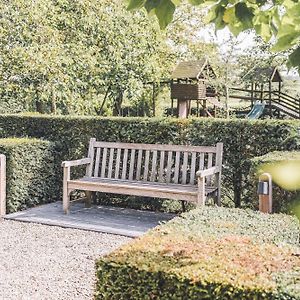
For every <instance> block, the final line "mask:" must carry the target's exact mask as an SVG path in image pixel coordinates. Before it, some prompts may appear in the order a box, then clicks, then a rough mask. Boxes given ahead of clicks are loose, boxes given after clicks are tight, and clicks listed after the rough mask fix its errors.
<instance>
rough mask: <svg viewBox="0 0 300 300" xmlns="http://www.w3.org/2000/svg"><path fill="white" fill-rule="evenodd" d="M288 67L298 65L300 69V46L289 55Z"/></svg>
mask: <svg viewBox="0 0 300 300" xmlns="http://www.w3.org/2000/svg"><path fill="white" fill-rule="evenodd" d="M288 67H289V68H291V67H296V68H297V69H298V70H299V71H300V47H298V48H297V49H296V50H295V51H294V52H293V53H292V54H290V56H289V60H288Z"/></svg>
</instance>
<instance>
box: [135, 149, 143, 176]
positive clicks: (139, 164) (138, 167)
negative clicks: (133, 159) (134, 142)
mask: <svg viewBox="0 0 300 300" xmlns="http://www.w3.org/2000/svg"><path fill="white" fill-rule="evenodd" d="M142 157H143V150H139V152H138V157H137V163H136V175H135V178H136V180H140V179H141V170H142Z"/></svg>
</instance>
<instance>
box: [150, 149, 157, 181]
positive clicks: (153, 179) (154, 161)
mask: <svg viewBox="0 0 300 300" xmlns="http://www.w3.org/2000/svg"><path fill="white" fill-rule="evenodd" d="M156 162H157V151H156V150H154V151H153V156H152V167H151V176H150V181H155V179H156V169H157V165H156Z"/></svg>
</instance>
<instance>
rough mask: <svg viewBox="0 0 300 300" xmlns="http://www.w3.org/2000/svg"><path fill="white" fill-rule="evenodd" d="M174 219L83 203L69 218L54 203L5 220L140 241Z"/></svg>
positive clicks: (162, 214) (15, 214) (6, 217)
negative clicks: (112, 235)
mask: <svg viewBox="0 0 300 300" xmlns="http://www.w3.org/2000/svg"><path fill="white" fill-rule="evenodd" d="M174 216H175V214H168V213H157V212H150V211H141V210H135V209H127V208H126V209H125V208H119V207H111V206H96V205H94V206H92V207H91V208H85V207H84V204H83V203H80V202H79V203H74V204H73V205H72V207H71V211H70V214H69V215H66V214H64V213H63V210H62V203H61V202H54V203H50V204H45V205H41V206H38V207H34V208H30V209H28V210H25V211H21V212H16V213H12V214H8V215H6V216H5V219H7V220H14V221H22V222H31V223H39V224H44V225H52V226H60V227H67V228H76V229H82V230H90V231H97V232H104V233H110V234H118V235H123V236H128V237H138V236H141V235H142V234H144V233H145V232H146V231H148V230H149V229H151V228H153V227H155V226H157V225H158V224H159V223H161V222H164V221H168V220H170V219H172V218H173V217H174Z"/></svg>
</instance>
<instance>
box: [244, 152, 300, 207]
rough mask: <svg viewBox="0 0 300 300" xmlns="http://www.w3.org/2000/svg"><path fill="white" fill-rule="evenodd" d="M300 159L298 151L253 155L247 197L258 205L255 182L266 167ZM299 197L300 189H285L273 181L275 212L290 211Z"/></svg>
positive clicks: (266, 169) (266, 170)
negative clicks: (254, 200)
mask: <svg viewBox="0 0 300 300" xmlns="http://www.w3.org/2000/svg"><path fill="white" fill-rule="evenodd" d="M291 160H292V161H298V162H299V161H300V152H298V151H274V152H270V153H268V154H265V155H262V156H258V157H254V158H252V159H251V161H250V172H249V177H248V187H247V191H248V192H249V194H248V196H247V197H248V198H252V199H256V206H257V205H258V196H257V183H258V178H259V175H261V174H262V173H264V172H268V168H269V167H270V166H272V165H275V164H277V163H282V162H285V161H291ZM299 199H300V190H295V191H287V190H284V189H283V188H281V187H279V186H278V185H276V183H274V182H273V210H274V211H275V212H290V211H291V209H292V208H293V203H294V202H295V201H296V200H299Z"/></svg>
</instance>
